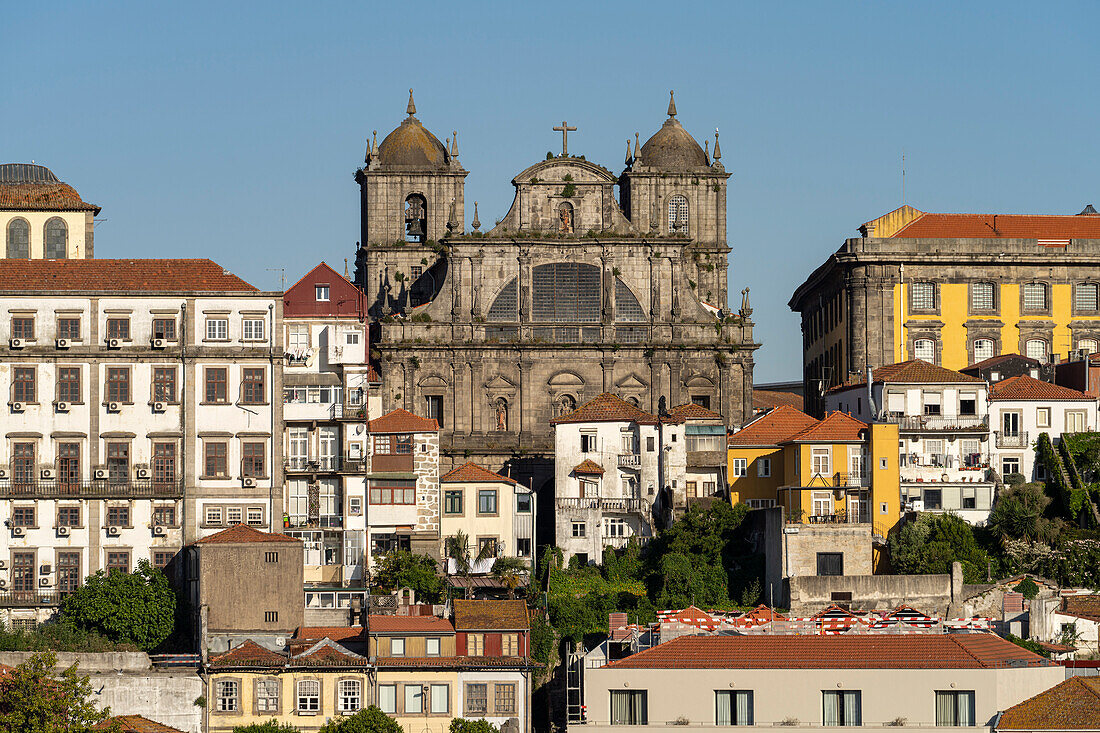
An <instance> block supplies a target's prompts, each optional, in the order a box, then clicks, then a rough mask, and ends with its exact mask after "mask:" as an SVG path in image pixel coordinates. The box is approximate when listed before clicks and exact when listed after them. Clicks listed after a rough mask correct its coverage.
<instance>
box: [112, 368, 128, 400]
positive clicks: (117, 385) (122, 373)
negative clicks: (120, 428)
mask: <svg viewBox="0 0 1100 733" xmlns="http://www.w3.org/2000/svg"><path fill="white" fill-rule="evenodd" d="M107 401H108V402H123V403H126V402H130V401H131V400H130V367H107Z"/></svg>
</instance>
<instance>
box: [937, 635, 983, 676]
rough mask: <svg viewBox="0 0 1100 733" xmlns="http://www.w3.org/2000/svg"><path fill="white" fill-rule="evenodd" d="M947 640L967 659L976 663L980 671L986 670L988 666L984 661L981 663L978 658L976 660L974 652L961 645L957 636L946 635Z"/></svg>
mask: <svg viewBox="0 0 1100 733" xmlns="http://www.w3.org/2000/svg"><path fill="white" fill-rule="evenodd" d="M947 638H948V639H950V640H951V641H952V642H953V643H954V644H955V646H957V647H959V648H960V649H962V650H963V652H965V653H966V655H967V656H968V657H970V658H971V659H973V660H974V662H975V663H977V664H978V665H979V666H980V667H982V669H987V668H988V667H989V665H988V664H986V663H985V662H984V661H982V660H981V659H980V658H978V656H977V655H976V654H974V652H972V651H970V649H968V648H967V646H966V644H963V643H962V641H961V640H960V639H959V638H958V635H957V634H948V635H947Z"/></svg>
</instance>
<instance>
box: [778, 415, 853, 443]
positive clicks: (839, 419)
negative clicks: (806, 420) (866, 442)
mask: <svg viewBox="0 0 1100 733" xmlns="http://www.w3.org/2000/svg"><path fill="white" fill-rule="evenodd" d="M866 429H867V423H865V422H863V421H861V420H856V419H855V418H854V417H852V416H851V415H848V414H847V413H843V412H839V411H836V412H830V413H829V414H828V415H826V416H825V419H823V420H819V421H818V422H816V423H814V424H813V425H810V426H808V427H806V428H805V429H803V430H800V431H799V432H797V433H795V434H794V435H792V436H791V437H790V438H788V439H787V440H786V441H784V442H791V441H805V442H814V441H825V440H861V439H862V438H863V431H864V430H866Z"/></svg>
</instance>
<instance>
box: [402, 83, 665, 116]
mask: <svg viewBox="0 0 1100 733" xmlns="http://www.w3.org/2000/svg"><path fill="white" fill-rule="evenodd" d="M409 94H410V95H411V94H412V90H411V89H410V90H409ZM409 99H410V100H411V99H412V97H411V96H410V97H409ZM409 104H412V102H411V101H410V102H409ZM668 116H669V117H675V116H676V92H673V91H671V90H669V93H668Z"/></svg>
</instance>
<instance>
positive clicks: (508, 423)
mask: <svg viewBox="0 0 1100 733" xmlns="http://www.w3.org/2000/svg"><path fill="white" fill-rule="evenodd" d="M483 387H484V394H485V402H486V405H487V407H486V410H485V411H484V413H483V414H484V415H485V420H484V425H483V429H484V430H485V431H486V432H508V431H510V430H511V429H512V426H513V424H518V416H519V413H518V411H517V407H516V403H517V400H516V395H517V394H518V393H519V388H518V387H517V386H516V384H515V382H513V381H511V380H510V379H508V378H506V377H503V376H501V375H499V374H497V375H496V376H494V377H492V378H490V379H489V381H487V382H485V384H484V385H483ZM502 415H503V419H502Z"/></svg>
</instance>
